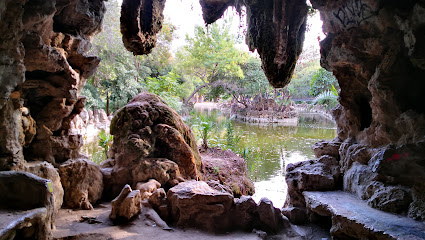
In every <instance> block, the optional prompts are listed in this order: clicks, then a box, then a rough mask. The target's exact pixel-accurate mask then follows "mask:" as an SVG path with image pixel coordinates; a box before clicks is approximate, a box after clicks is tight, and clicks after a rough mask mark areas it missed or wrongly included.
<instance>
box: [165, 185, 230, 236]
mask: <svg viewBox="0 0 425 240" xmlns="http://www.w3.org/2000/svg"><path fill="white" fill-rule="evenodd" d="M167 199H168V201H169V202H170V205H171V216H172V218H173V220H174V221H175V222H176V224H177V225H178V226H180V227H195V228H199V229H203V230H207V231H222V230H223V229H226V228H227V227H228V222H227V221H228V218H227V216H226V214H228V212H229V210H230V208H231V206H232V204H233V196H232V195H231V194H229V193H223V192H219V191H217V190H215V189H213V188H211V187H210V186H208V184H206V183H205V182H202V181H187V182H183V183H180V184H178V185H176V186H175V187H173V188H171V189H170V190H168V193H167Z"/></svg>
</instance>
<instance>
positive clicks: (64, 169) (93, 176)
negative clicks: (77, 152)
mask: <svg viewBox="0 0 425 240" xmlns="http://www.w3.org/2000/svg"><path fill="white" fill-rule="evenodd" d="M59 174H60V177H61V182H62V186H63V189H64V192H65V195H64V206H66V207H69V208H81V209H92V208H93V206H92V204H94V203H96V202H97V201H98V200H99V199H100V198H101V197H102V191H103V176H102V172H101V171H100V167H99V165H97V164H95V163H93V162H91V161H89V160H87V159H82V158H80V159H72V160H68V161H66V162H65V163H63V164H61V165H60V166H59Z"/></svg>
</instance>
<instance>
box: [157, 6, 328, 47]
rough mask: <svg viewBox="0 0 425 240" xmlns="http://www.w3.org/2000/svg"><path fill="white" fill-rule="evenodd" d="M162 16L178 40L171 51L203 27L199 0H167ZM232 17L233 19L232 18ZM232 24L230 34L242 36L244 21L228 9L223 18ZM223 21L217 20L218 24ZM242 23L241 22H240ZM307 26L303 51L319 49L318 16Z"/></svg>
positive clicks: (319, 23) (309, 21) (320, 25)
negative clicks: (169, 24)
mask: <svg viewBox="0 0 425 240" xmlns="http://www.w3.org/2000/svg"><path fill="white" fill-rule="evenodd" d="M164 16H165V17H166V18H168V19H170V21H171V22H172V23H173V24H174V25H175V26H176V27H177V31H176V35H177V37H178V39H176V40H174V42H173V46H172V49H173V51H176V50H177V49H178V48H179V47H181V46H183V45H184V43H185V36H186V34H189V35H190V36H193V35H194V28H195V26H196V25H204V20H203V19H202V10H201V5H200V4H199V0H169V1H166V3H165V10H164ZM232 16H233V17H232ZM231 17H232V20H233V23H232V33H233V34H234V35H236V36H241V37H242V36H243V35H244V34H243V28H240V27H239V26H240V24H242V25H243V26H244V25H246V19H242V20H240V18H239V16H237V15H236V11H235V10H234V9H232V8H229V9H228V10H227V11H226V12H225V14H224V18H231ZM220 21H223V20H221V19H220V20H218V22H220ZM241 21H242V22H241ZM308 24H309V25H310V27H309V29H310V30H309V31H308V32H307V33H306V37H305V42H304V49H305V48H308V47H309V48H314V49H316V50H318V49H319V42H318V40H317V38H318V37H320V39H323V38H324V37H325V35H324V34H323V33H322V21H321V20H320V16H319V14H316V15H315V16H313V17H312V18H309V19H308ZM242 42H243V43H242V44H240V45H239V46H238V47H239V48H240V49H242V50H246V51H248V47H247V46H246V44H245V41H244V40H243V41H242Z"/></svg>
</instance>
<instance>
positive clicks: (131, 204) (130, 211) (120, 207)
mask: <svg viewBox="0 0 425 240" xmlns="http://www.w3.org/2000/svg"><path fill="white" fill-rule="evenodd" d="M111 206H112V210H111V213H110V214H109V218H110V219H111V220H119V219H124V220H127V221H128V220H130V219H131V218H133V217H134V216H136V215H138V214H140V212H141V211H142V197H141V195H140V191H139V190H132V189H131V187H130V186H129V185H125V186H124V188H123V189H122V190H121V193H120V194H119V195H118V196H117V197H116V198H115V199H114V200H113V201H112V202H111Z"/></svg>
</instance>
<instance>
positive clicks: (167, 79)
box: [146, 71, 182, 111]
mask: <svg viewBox="0 0 425 240" xmlns="http://www.w3.org/2000/svg"><path fill="white" fill-rule="evenodd" d="M179 81H180V76H179V75H178V74H177V73H175V72H173V71H171V72H169V73H168V74H167V75H165V76H158V77H149V78H147V80H146V90H147V91H148V92H150V93H154V94H156V95H158V96H161V97H162V99H163V100H164V101H165V102H166V103H167V104H168V105H169V106H170V107H172V108H173V109H174V110H176V111H180V110H181V107H182V105H181V102H180V97H179V96H180V94H181V88H182V87H181V85H180V84H179Z"/></svg>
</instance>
